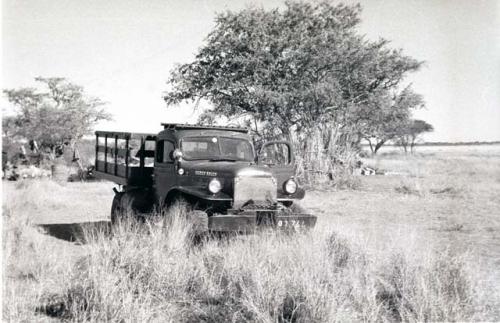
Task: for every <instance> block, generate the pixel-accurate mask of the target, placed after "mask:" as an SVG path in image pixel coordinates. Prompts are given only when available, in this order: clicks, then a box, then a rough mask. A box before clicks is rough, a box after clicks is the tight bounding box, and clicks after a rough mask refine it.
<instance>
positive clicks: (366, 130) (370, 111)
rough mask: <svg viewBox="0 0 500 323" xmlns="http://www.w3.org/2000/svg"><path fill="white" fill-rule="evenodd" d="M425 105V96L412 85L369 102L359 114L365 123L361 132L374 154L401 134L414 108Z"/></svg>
mask: <svg viewBox="0 0 500 323" xmlns="http://www.w3.org/2000/svg"><path fill="white" fill-rule="evenodd" d="M422 107H424V101H423V97H422V96H421V95H420V94H417V93H415V92H413V90H412V89H411V88H410V87H407V88H405V89H404V90H403V91H401V92H400V93H396V94H394V95H393V96H392V97H389V96H388V95H387V94H386V95H379V96H376V97H375V100H373V101H371V102H368V103H367V104H366V105H364V106H363V107H362V108H361V109H360V111H357V115H358V116H359V117H360V118H361V120H362V122H359V123H360V124H362V125H363V127H362V130H361V132H362V133H363V135H362V136H363V138H364V139H365V140H366V141H368V144H369V145H370V150H371V152H372V153H373V154H376V153H377V151H378V150H379V149H380V148H381V147H382V146H383V145H384V144H385V143H386V142H388V141H390V140H392V139H394V138H395V137H396V136H397V135H398V134H401V131H402V129H406V128H407V125H408V124H409V123H410V118H411V113H412V110H414V109H418V108H422Z"/></svg>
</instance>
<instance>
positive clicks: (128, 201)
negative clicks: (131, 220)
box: [111, 190, 154, 223]
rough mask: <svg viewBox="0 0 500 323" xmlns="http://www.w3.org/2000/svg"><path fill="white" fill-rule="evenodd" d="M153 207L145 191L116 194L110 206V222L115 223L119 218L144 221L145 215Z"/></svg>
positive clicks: (149, 196)
mask: <svg viewBox="0 0 500 323" xmlns="http://www.w3.org/2000/svg"><path fill="white" fill-rule="evenodd" d="M153 206H154V202H153V200H152V198H151V195H150V194H149V192H148V191H146V190H134V191H128V192H118V193H116V194H115V197H114V198H113V203H112V205H111V222H112V223H115V222H116V221H117V220H118V219H119V218H123V217H126V216H132V217H136V218H138V219H139V218H142V219H143V220H144V216H145V214H146V213H149V212H151V211H152V210H153Z"/></svg>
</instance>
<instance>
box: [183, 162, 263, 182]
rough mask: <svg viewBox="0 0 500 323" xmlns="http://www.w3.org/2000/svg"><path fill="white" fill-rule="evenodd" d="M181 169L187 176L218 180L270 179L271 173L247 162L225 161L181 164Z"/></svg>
mask: <svg viewBox="0 0 500 323" xmlns="http://www.w3.org/2000/svg"><path fill="white" fill-rule="evenodd" d="M181 167H182V168H184V170H185V171H186V175H189V176H206V177H219V178H234V177H237V176H245V177H246V176H249V177H271V176H272V172H271V170H270V169H269V168H268V167H264V166H258V165H255V164H253V165H250V164H249V163H248V162H244V163H243V162H227V161H216V162H209V161H203V162H200V161H197V162H196V163H194V162H182V163H181Z"/></svg>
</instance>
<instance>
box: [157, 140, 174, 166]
mask: <svg viewBox="0 0 500 323" xmlns="http://www.w3.org/2000/svg"><path fill="white" fill-rule="evenodd" d="M174 148H175V147H174V143H173V142H171V141H167V140H161V141H158V146H157V150H156V161H157V162H158V163H168V162H172V161H173V160H174V159H173V158H172V157H173V156H172V155H173V151H174Z"/></svg>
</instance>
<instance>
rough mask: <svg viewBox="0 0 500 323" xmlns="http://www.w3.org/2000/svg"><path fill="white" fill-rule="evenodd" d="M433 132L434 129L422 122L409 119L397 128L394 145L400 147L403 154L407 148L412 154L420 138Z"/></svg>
mask: <svg viewBox="0 0 500 323" xmlns="http://www.w3.org/2000/svg"><path fill="white" fill-rule="evenodd" d="M432 131H434V127H433V126H432V125H431V124H429V123H427V122H425V121H424V120H419V119H411V120H408V122H406V123H405V124H404V125H403V126H401V127H400V128H399V132H398V133H397V134H396V136H395V138H396V144H397V145H399V146H401V147H402V148H403V149H404V151H405V152H408V148H409V149H410V151H411V152H413V150H414V148H415V145H416V144H417V142H418V140H419V138H420V136H421V135H422V134H424V133H426V132H432Z"/></svg>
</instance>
